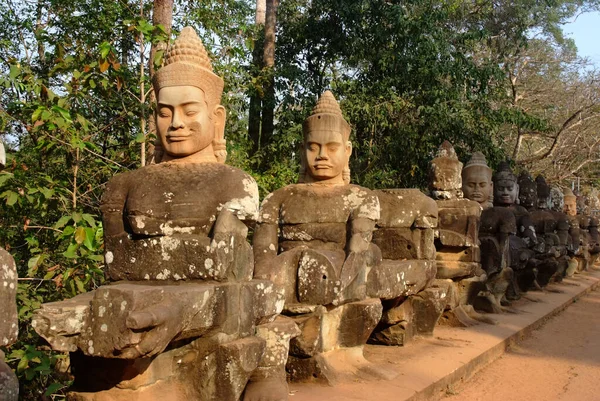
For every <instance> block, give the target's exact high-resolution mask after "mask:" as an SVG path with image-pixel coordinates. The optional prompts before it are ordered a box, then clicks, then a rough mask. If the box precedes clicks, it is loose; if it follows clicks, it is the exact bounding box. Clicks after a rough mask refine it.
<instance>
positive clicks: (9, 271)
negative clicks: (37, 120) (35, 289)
mask: <svg viewBox="0 0 600 401" xmlns="http://www.w3.org/2000/svg"><path fill="white" fill-rule="evenodd" d="M5 165H6V155H5V153H4V145H3V144H2V142H0V170H2V169H4V166H5ZM17 278H18V276H17V266H16V265H15V260H14V259H13V258H12V256H11V255H10V254H9V253H8V252H6V251H5V250H4V249H2V248H0V346H3V347H6V346H9V345H11V344H13V343H14V342H15V341H17V335H18V334H19V320H18V317H17ZM18 398H19V382H18V381H17V376H15V373H14V372H13V371H12V369H11V368H10V367H9V366H8V365H7V364H6V363H5V362H4V353H3V352H2V350H0V400H2V401H17V399H18Z"/></svg>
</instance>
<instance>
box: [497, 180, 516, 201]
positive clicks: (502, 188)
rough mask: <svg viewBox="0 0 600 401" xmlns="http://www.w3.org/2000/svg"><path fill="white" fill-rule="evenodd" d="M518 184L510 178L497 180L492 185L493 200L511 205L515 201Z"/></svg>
mask: <svg viewBox="0 0 600 401" xmlns="http://www.w3.org/2000/svg"><path fill="white" fill-rule="evenodd" d="M518 195H519V186H518V185H517V183H516V182H514V181H511V180H499V181H498V182H496V184H495V185H494V202H496V203H497V204H499V205H506V206H509V205H512V204H514V203H515V202H516V201H517V196H518Z"/></svg>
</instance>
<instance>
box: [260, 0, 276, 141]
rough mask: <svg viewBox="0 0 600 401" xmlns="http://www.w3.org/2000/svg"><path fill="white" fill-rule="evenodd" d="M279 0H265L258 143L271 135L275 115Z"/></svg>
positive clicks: (267, 139)
mask: <svg viewBox="0 0 600 401" xmlns="http://www.w3.org/2000/svg"><path fill="white" fill-rule="evenodd" d="M278 6H279V0H267V9H266V15H265V44H264V51H263V63H264V66H265V70H266V73H267V74H268V76H267V83H266V84H265V87H264V99H263V105H262V106H263V107H262V127H261V134H260V143H261V145H264V144H266V143H268V141H269V140H270V139H271V137H272V136H273V130H274V116H275V71H274V67H275V32H276V25H277V7H278Z"/></svg>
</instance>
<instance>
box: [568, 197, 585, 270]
mask: <svg viewBox="0 0 600 401" xmlns="http://www.w3.org/2000/svg"><path fill="white" fill-rule="evenodd" d="M563 194H564V209H563V210H564V212H565V214H566V215H567V218H568V219H569V236H570V237H571V243H572V249H571V257H572V261H573V263H572V264H571V265H570V266H569V269H567V274H566V275H567V277H571V276H573V274H575V273H578V272H581V271H583V270H585V268H586V266H587V257H586V256H587V247H586V246H585V244H584V235H585V233H584V232H582V230H581V226H580V221H579V216H577V196H576V195H575V194H574V193H573V191H572V190H571V189H570V188H565V190H564V191H563Z"/></svg>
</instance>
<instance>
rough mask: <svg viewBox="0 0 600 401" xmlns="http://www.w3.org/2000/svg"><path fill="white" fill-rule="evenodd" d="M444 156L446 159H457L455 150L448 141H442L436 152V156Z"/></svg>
mask: <svg viewBox="0 0 600 401" xmlns="http://www.w3.org/2000/svg"><path fill="white" fill-rule="evenodd" d="M438 157H445V158H448V159H455V160H458V156H456V151H455V150H454V146H452V144H451V143H450V142H448V141H444V142H443V143H442V144H441V145H440V147H439V148H438V152H437V155H436V158H438Z"/></svg>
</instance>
